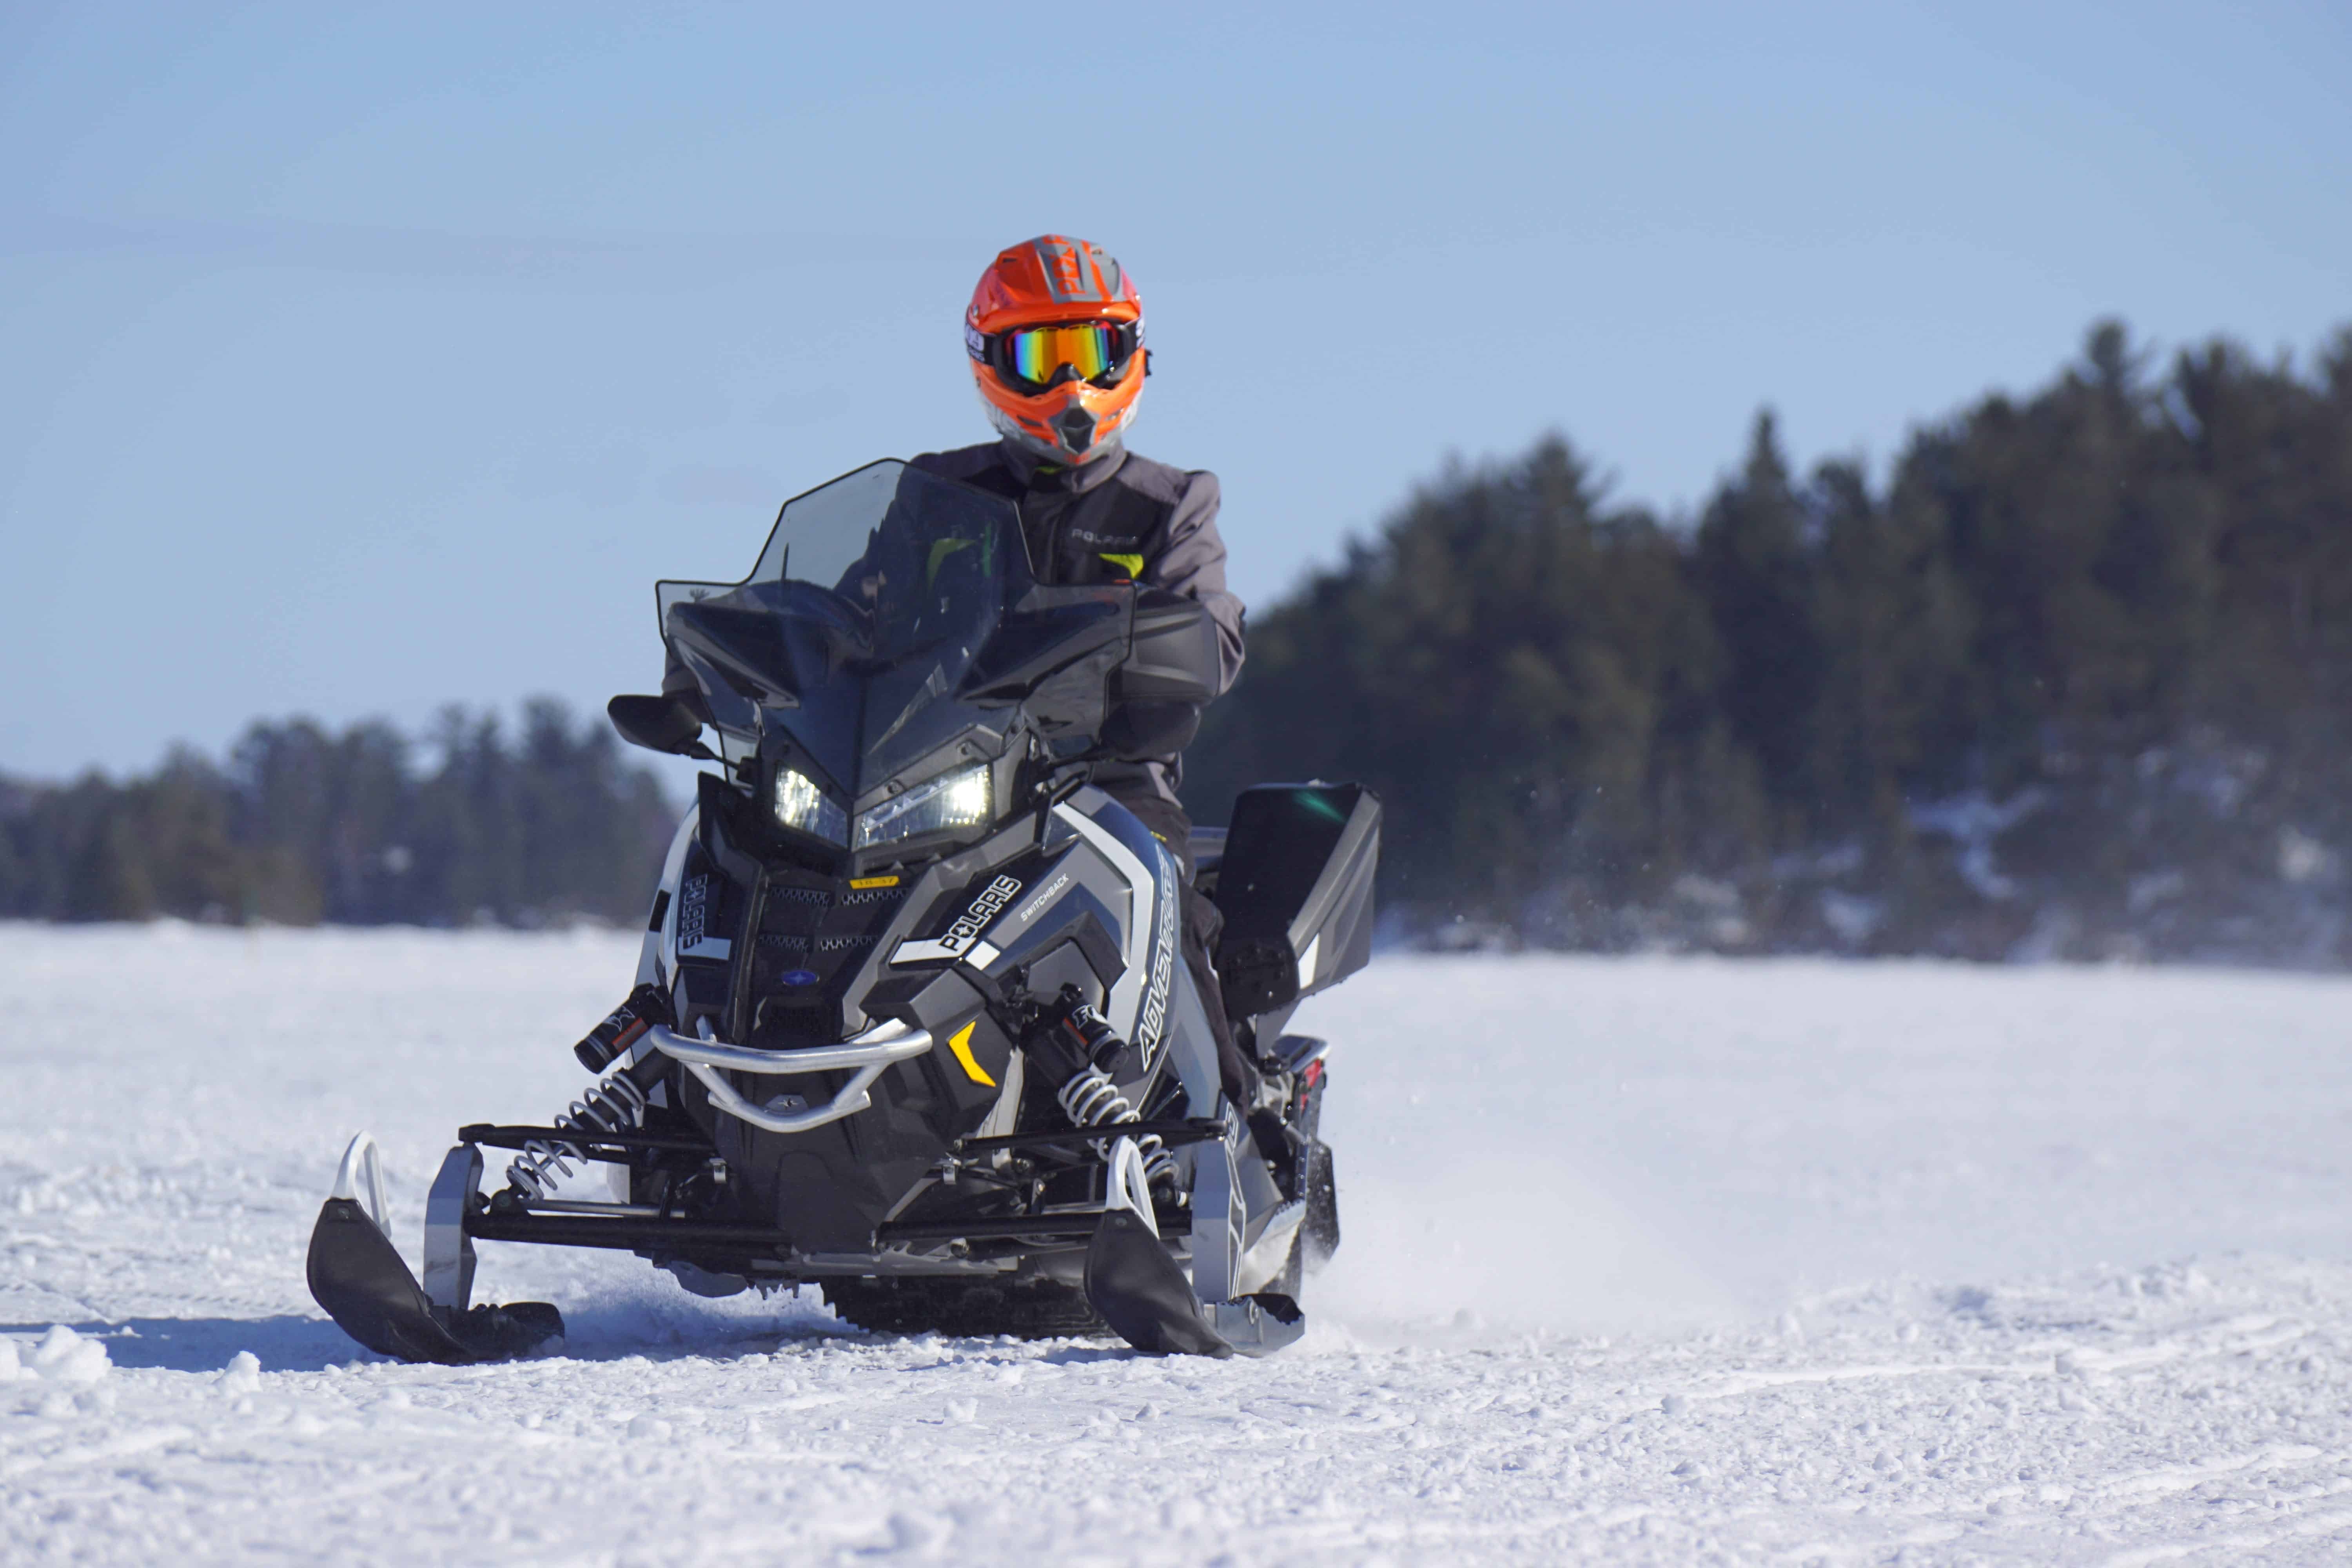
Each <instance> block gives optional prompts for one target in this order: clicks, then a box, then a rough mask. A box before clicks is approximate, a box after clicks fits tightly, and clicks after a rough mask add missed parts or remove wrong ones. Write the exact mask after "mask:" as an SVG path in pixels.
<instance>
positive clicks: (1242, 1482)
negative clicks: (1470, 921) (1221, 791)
mask: <svg viewBox="0 0 2352 1568" xmlns="http://www.w3.org/2000/svg"><path fill="white" fill-rule="evenodd" d="M634 946H635V944H634V942H632V941H631V940H629V939H627V938H625V937H614V936H593V937H583V936H522V935H510V934H429V933H419V932H378V933H351V932H262V933H257V934H256V933H240V932H222V931H193V930H187V929H184V928H173V927H157V928H149V929H143V930H141V929H130V930H125V929H112V930H105V929H100V930H80V931H59V930H48V929H40V928H33V927H26V926H10V927H0V1016H5V1018H6V1019H7V1027H6V1028H5V1031H0V1071H4V1072H5V1079H0V1081H5V1084H6V1086H7V1092H6V1094H5V1099H0V1477H5V1486H4V1487H0V1559H5V1561H7V1562H9V1563H68V1562H72V1563H85V1562H88V1563H156V1562H167V1561H168V1562H176V1563H204V1562H215V1561H235V1562H252V1561H259V1560H284V1561H300V1562H385V1563H389V1562H428V1561H446V1562H458V1561H467V1562H498V1563H563V1564H585V1563H734V1562H747V1563H786V1562H790V1563H805V1562H817V1563H828V1562H829V1563H862V1562H867V1561H888V1562H908V1563H930V1562H938V1563H958V1564H971V1563H1215V1562H1224V1563H1234V1564H1272V1563H1423V1562H1437V1561H1444V1562H1457V1563H1459V1562H1475V1563H1486V1562H1517V1563H1560V1562H1570V1561H1598V1562H1623V1563H1712V1562H1724V1563H1815V1562H1819V1563H1879V1562H1895V1561H1901V1562H1926V1563H2113V1564H2126V1563H2155V1562H2170V1561H2188V1562H2203V1563H2225V1562H2242V1561H2249V1560H2260V1561H2263V1562H2266V1563H2298V1562H2303V1563H2321V1562H2343V1561H2345V1560H2347V1556H2352V1257H2347V1249H2352V1223H2347V1222H2352V1193H2348V1192H2347V1183H2346V1176H2347V1150H2352V984H2347V983H2346V982H2345V981H2343V980H2339V979H2324V978H2314V977H2295V976H2288V975H2274V974H2252V973H2210V972H2209V973H2197V972H2169V973H2167V972H2149V971H2145V970H2132V969H2106V970H2083V969H2057V968H2041V969H1979V968H1958V967H1947V966H1941V965H1936V964H1927V963H1885V964H1873V965H1867V966H1861V965H1846V964H1838V963H1812V962H1788V963H1722V962H1710V961H1704V960H1679V959H1640V960H1632V961H1615V962H1611V961H1600V960H1586V959H1554V958H1521V959H1460V958H1455V959H1434V958H1429V959H1416V958H1391V959H1386V960H1383V961H1382V962H1381V963H1377V964H1376V965H1374V967H1373V968H1372V969H1371V970H1370V971H1369V972H1367V973H1364V974H1362V975H1360V976H1358V977H1357V978H1356V979H1354V980H1353V981H1351V982H1349V984H1347V985H1345V986H1344V987H1342V988H1341V989H1340V990H1339V992H1338V993H1336V994H1333V995H1331V996H1329V997H1328V998H1322V999H1318V1001H1317V1002H1316V1003H1314V1004H1312V1005H1310V1006H1309V1008H1308V1009H1307V1012H1306V1013H1305V1014H1304V1015H1303V1016H1302V1017H1301V1019H1300V1020H1299V1026H1300V1027H1304V1028H1308V1029H1311V1030H1313V1031H1314V1032H1318V1033H1321V1034H1325V1035H1328V1037H1331V1038H1332V1039H1333V1040H1334V1041H1335V1042H1336V1051H1335V1058H1334V1064H1335V1067H1334V1074H1333V1085H1334V1087H1333V1089H1332V1094H1331V1099H1330V1101H1329V1108H1328V1112H1327V1116H1326V1121H1325V1128H1326V1131H1327V1134H1328V1136H1329V1138H1330V1139H1331V1141H1332V1142H1333V1143H1334V1144H1335V1145H1336V1147H1337V1149H1338V1151H1339V1171H1340V1178H1341V1187H1340V1191H1341V1200H1342V1215H1343V1220H1344V1226H1345V1234H1346V1243H1345V1246H1344V1247H1342V1249H1341V1251H1340V1254H1339V1258H1338V1260H1337V1261H1336V1262H1335V1263H1334V1264H1333V1265H1332V1267H1331V1268H1330V1269H1329V1270H1328V1272H1326V1273H1325V1274H1324V1275H1322V1276H1320V1277H1319V1278H1318V1279H1314V1280H1313V1281H1311V1282H1310V1284H1309V1288H1308V1290H1307V1309H1308V1311H1309V1314H1310V1318H1311V1320H1312V1327H1311V1329H1310V1331H1309V1333H1308V1335H1307V1339H1306V1340H1305V1341H1304V1342H1302V1343H1301V1344H1299V1345H1298V1346H1297V1347H1295V1348H1294V1349H1292V1350H1290V1351H1288V1352H1285V1353H1283V1354H1281V1355H1279V1356H1277V1357H1275V1358H1273V1359H1270V1360H1266V1361H1261V1362H1250V1361H1233V1362H1226V1363H1209V1362H1202V1361H1196V1360H1165V1361H1162V1360H1151V1359H1147V1358H1144V1357H1139V1356H1136V1355H1133V1354H1130V1353H1129V1352H1127V1351H1126V1350H1125V1349H1124V1348H1123V1347H1121V1346H1118V1345H1117V1344H1113V1343H1105V1342H1088V1341H1061V1342H1045V1343H1019V1342H1010V1341H975V1340H943V1339H937V1338H930V1337H925V1338H918V1339H891V1338H885V1337H877V1336H873V1335H867V1334H864V1333H858V1332H855V1331H846V1330H845V1328H844V1326H843V1325H840V1324H838V1323H836V1322H835V1321H833V1319H832V1318H831V1316H830V1315H829V1314H828V1313H827V1312H826V1310H824V1307H822V1306H821V1305H819V1304H817V1303H816V1302H815V1301H814V1300H809V1299H797V1300H795V1299H790V1298H785V1299H778V1300H770V1301H766V1302H761V1301H760V1300H756V1299H751V1298H739V1299H736V1300H729V1301H719V1302H712V1301H705V1300H700V1299H698V1298H696V1297H693V1296H689V1295H688V1294H686V1293H685V1292H684V1291H682V1290H680V1289H678V1288H677V1286H676V1285H674V1284H673V1283H672V1282H671V1281H670V1280H669V1279H667V1277H666V1276H660V1275H656V1274H655V1273H654V1272H653V1271H652V1270H650V1269H649V1268H646V1266H645V1265H644V1264H642V1263H640V1262H638V1261H636V1260H635V1259H634V1258H627V1257H625V1256H623V1257H613V1256H605V1255H590V1254H575V1253H566V1252H557V1251H550V1250H544V1249H537V1248H526V1247H499V1246H495V1245H491V1246H486V1247H484V1248H483V1258H484V1261H483V1266H482V1274H481V1279H480V1282H479V1289H478V1297H477V1299H481V1300H500V1299H504V1300H515V1299H523V1298H544V1299H547V1300H554V1301H556V1302H558V1303H560V1304H561V1305H562V1307H563V1309H564V1310H565V1312H566V1314H567V1316H568V1318H569V1320H570V1322H571V1335H570V1339H569V1342H568V1345H567V1348H566V1351H565V1353H563V1354H562V1355H560V1356H554V1357H551V1358H547V1359H541V1360H537V1361H530V1362H525V1363H515V1364H508V1365H500V1366H490V1367H475V1368H467V1369H463V1370H451V1369H446V1368H437V1367H410V1366H401V1365H396V1364H394V1363H389V1362H386V1361H383V1360H382V1359H380V1358H377V1357H374V1356H371V1355H368V1354H366V1353H364V1352H361V1351H360V1350H359V1348H358V1347H357V1346H356V1345H354V1344H352V1342H350V1341H348V1340H346V1339H345V1338H344V1337H343V1336H342V1335H341V1333H340V1332H339V1331H337V1330H336V1329H335V1328H334V1326H333V1325H332V1324H331V1323H329V1322H326V1321H323V1319H322V1318H321V1316H320V1313H319V1312H318V1310H316V1309H315V1308H314V1307H313V1305H312V1304H311V1302H310V1297H309V1295H308V1293H307V1291H306V1290H305V1289H304V1286H303V1282H302V1254H303V1248H304V1245H305V1243H306V1241H307V1238H308V1236H309V1232H310V1224H311V1220H312V1218H313V1217H314V1215H316V1213H317V1209H318V1204H319V1201H320V1197H321V1196H322V1195H323V1193H324V1190H325V1188H326V1185H327V1184H328V1181H329V1178H330V1175H331V1171H332V1168H333V1164H334V1161H335V1158H336V1156H337V1154H338V1153H339V1152H340V1151H341V1147H342V1145H343V1143H344V1142H345V1141H346V1140H347V1139H348V1138H349V1136H350V1135H351V1133H352V1131H355V1130H356V1129H359V1128H361V1127H367V1128H372V1129H373V1131H375V1133H376V1134H377V1136H378V1137H379V1138H380V1139H381V1140H382V1141H383V1147H384V1150H385V1152H386V1155H387V1157H388V1163H389V1168H390V1174H391V1177H392V1180H393V1184H394V1189H395V1194H396V1195H395V1199H394V1219H395V1222H396V1229H397V1234H398V1235H399V1237H401V1239H402V1240H403V1243H404V1246H406V1247H408V1248H409V1250H410V1253H411V1256H412V1258H413V1257H414V1255H415V1245H416V1238H417V1235H418V1227H419V1226H420V1224H421V1220H422V1212H423V1197H424V1187H425V1182H426V1180H427V1178H428V1177H429V1175H430V1173H431V1172H432V1170H433V1169H434V1167H435V1165H436V1163H437V1162H438V1159H439V1156H440V1153H441V1152H442V1150H443V1149H444V1148H445V1147H446V1142H447V1141H448V1138H449V1134H450V1131H451V1130H452V1129H453V1128H454V1127H455V1126H456V1125H457V1123H459V1122H461V1121H540V1120H543V1119H544V1118H546V1117H547V1116H548V1115H549V1114H551V1113H552V1112H553V1111H555V1110H559V1109H560V1108H561V1107H562V1105H563V1103H564V1102H565V1101H566V1100H569V1099H570V1098H571V1097H572V1094H574V1093H575V1092H576V1091H577V1090H578V1089H580V1088H581V1087H582V1084H583V1079H582V1077H581V1074H580V1073H579V1071H578V1069H577V1068H576V1067H575V1065H574V1064H573V1062H572V1058H571V1055H570V1053H569V1051H568V1050H567V1049H566V1047H568V1046H569V1044H570V1043H571V1041H572V1039H573V1038H575V1037H577V1036H578V1035H579V1034H580V1033H581V1032H582V1031H583V1029H584V1028H585V1027H586V1026H588V1025H590V1024H592V1023H593V1022H594V1021H595V1019H596V1018H598V1017H599V1016H602V1015H603V1013H604V1011H605V1010H606V1009H607V1008H608V1007H609V1006H610V1005H612V1004H613V1003H614V1002H616V1001H617V1000H619V998H620V996H621V994H622V993H623V992H624V991H625V989H626V984H627V981H628V978H629V974H630V971H631V967H632V963H633V953H634Z"/></svg>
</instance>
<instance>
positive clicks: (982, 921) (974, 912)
mask: <svg viewBox="0 0 2352 1568" xmlns="http://www.w3.org/2000/svg"><path fill="white" fill-rule="evenodd" d="M1021 888H1022V884H1021V881H1020V879H1018V878H1014V877H999V878H997V879H996V880H994V881H993V882H991V883H990V884H989V885H988V886H986V887H985V888H982V889H981V890H980V897H978V898H976V899H974V900H972V901H971V907H970V908H969V909H967V910H964V912H963V913H961V914H960V915H958V916H957V917H956V921H955V924H953V925H951V926H950V927H948V929H947V930H945V931H941V932H940V934H939V936H938V937H937V938H936V939H934V940H933V941H930V942H900V943H899V944H898V951H897V952H894V953H892V954H891V955H890V962H891V963H922V962H924V961H925V960H926V959H940V958H961V957H963V956H964V955H965V953H966V952H969V951H971V949H972V947H973V945H974V944H975V943H978V944H979V945H980V946H981V947H982V948H984V949H987V952H988V953H989V955H990V956H991V957H993V956H994V953H995V950H994V949H993V948H988V946H987V944H986V943H985V942H981V941H980V933H981V932H982V931H986V930H987V929H988V925H989V922H990V921H993V920H994V919H995V918H996V917H997V916H998V915H1000V914H1002V913H1003V912H1004V906H1005V905H1007V904H1009V903H1011V902H1012V901H1013V900H1015V899H1017V898H1019V897H1020V896H1021ZM982 967H985V964H983V965H982Z"/></svg>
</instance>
